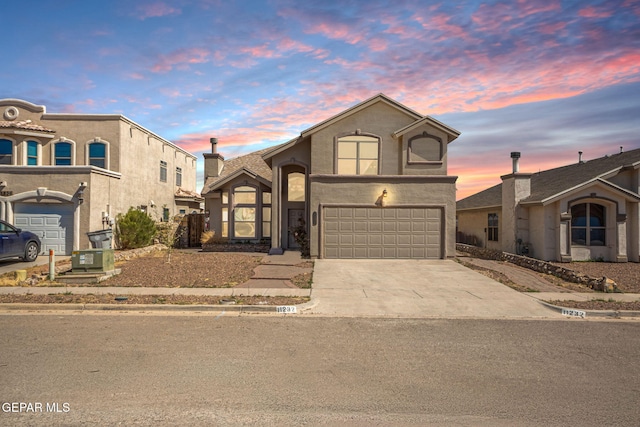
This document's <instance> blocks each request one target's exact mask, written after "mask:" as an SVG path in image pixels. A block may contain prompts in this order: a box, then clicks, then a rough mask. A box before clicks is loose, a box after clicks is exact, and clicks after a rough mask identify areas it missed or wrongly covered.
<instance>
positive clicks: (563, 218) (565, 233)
mask: <svg viewBox="0 0 640 427" xmlns="http://www.w3.org/2000/svg"><path fill="white" fill-rule="evenodd" d="M558 239H559V240H560V241H559V242H558V248H560V254H559V255H560V256H559V257H558V258H559V259H560V262H571V214H570V213H566V212H565V213H562V214H560V227H559V231H558Z"/></svg>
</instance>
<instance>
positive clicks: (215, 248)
mask: <svg viewBox="0 0 640 427" xmlns="http://www.w3.org/2000/svg"><path fill="white" fill-rule="evenodd" d="M270 248H271V244H268V243H266V244H263V243H205V244H203V245H202V252H265V253H268V252H269V249H270Z"/></svg>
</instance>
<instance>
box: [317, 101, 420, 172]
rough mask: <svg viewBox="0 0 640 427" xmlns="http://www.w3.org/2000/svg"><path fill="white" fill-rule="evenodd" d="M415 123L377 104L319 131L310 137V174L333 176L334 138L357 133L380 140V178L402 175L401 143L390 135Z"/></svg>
mask: <svg viewBox="0 0 640 427" xmlns="http://www.w3.org/2000/svg"><path fill="white" fill-rule="evenodd" d="M414 120H415V119H412V118H411V117H408V116H407V115H406V114H404V113H402V112H401V111H399V110H397V109H395V108H392V107H391V106H389V105H387V104H384V103H382V102H379V103H377V104H375V105H372V106H371V107H369V108H367V109H366V110H363V111H359V112H357V113H354V114H352V115H350V116H347V117H345V118H344V119H342V120H340V121H338V122H336V123H334V124H332V125H331V126H328V127H326V128H324V129H321V130H320V131H318V132H317V133H314V134H313V135H312V137H311V158H312V159H313V164H312V166H311V173H313V174H333V173H334V163H335V149H334V146H335V138H336V137H338V136H341V135H345V134H355V133H356V131H358V130H360V131H361V132H362V133H366V134H368V135H369V134H370V135H375V136H378V137H380V140H381V149H380V158H379V159H378V160H379V162H380V165H381V174H382V175H399V174H401V164H400V157H401V155H402V152H401V149H400V147H399V144H400V143H399V142H398V141H397V140H395V139H394V138H393V137H392V136H391V133H392V132H393V131H395V130H397V129H400V128H402V127H404V126H406V125H408V124H410V123H412V122H413V121H414Z"/></svg>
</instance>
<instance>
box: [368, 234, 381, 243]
mask: <svg viewBox="0 0 640 427" xmlns="http://www.w3.org/2000/svg"><path fill="white" fill-rule="evenodd" d="M367 238H368V240H369V242H368V243H369V246H382V235H381V234H369V235H368V236H367Z"/></svg>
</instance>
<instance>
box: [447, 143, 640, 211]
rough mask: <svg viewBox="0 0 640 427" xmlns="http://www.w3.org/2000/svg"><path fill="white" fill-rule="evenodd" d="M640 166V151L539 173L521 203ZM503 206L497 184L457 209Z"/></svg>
mask: <svg viewBox="0 0 640 427" xmlns="http://www.w3.org/2000/svg"><path fill="white" fill-rule="evenodd" d="M639 164H640V149H635V150H630V151H626V152H623V153H619V154H613V155H609V156H605V157H600V158H598V159H593V160H589V161H586V162H582V163H574V164H571V165H567V166H561V167H558V168H555V169H549V170H546V171H542V172H538V173H535V174H532V175H531V195H530V196H529V197H527V198H526V199H523V200H521V201H520V203H522V204H527V203H544V202H545V201H547V200H549V199H551V198H553V197H556V196H558V195H561V194H562V193H565V192H567V191H570V190H571V189H573V188H576V187H579V186H581V185H584V184H587V183H589V182H592V181H596V180H598V179H599V180H601V181H604V182H606V179H607V178H609V177H611V176H613V175H615V174H616V173H617V172H618V171H619V170H620V169H622V168H624V167H627V166H632V167H636V166H638V165H639ZM501 205H502V184H498V185H495V186H493V187H491V188H488V189H486V190H484V191H481V192H479V193H476V194H473V195H471V196H469V197H466V198H464V199H462V200H460V201H458V202H457V204H456V208H457V209H458V210H464V209H477V208H486V207H493V206H501Z"/></svg>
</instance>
